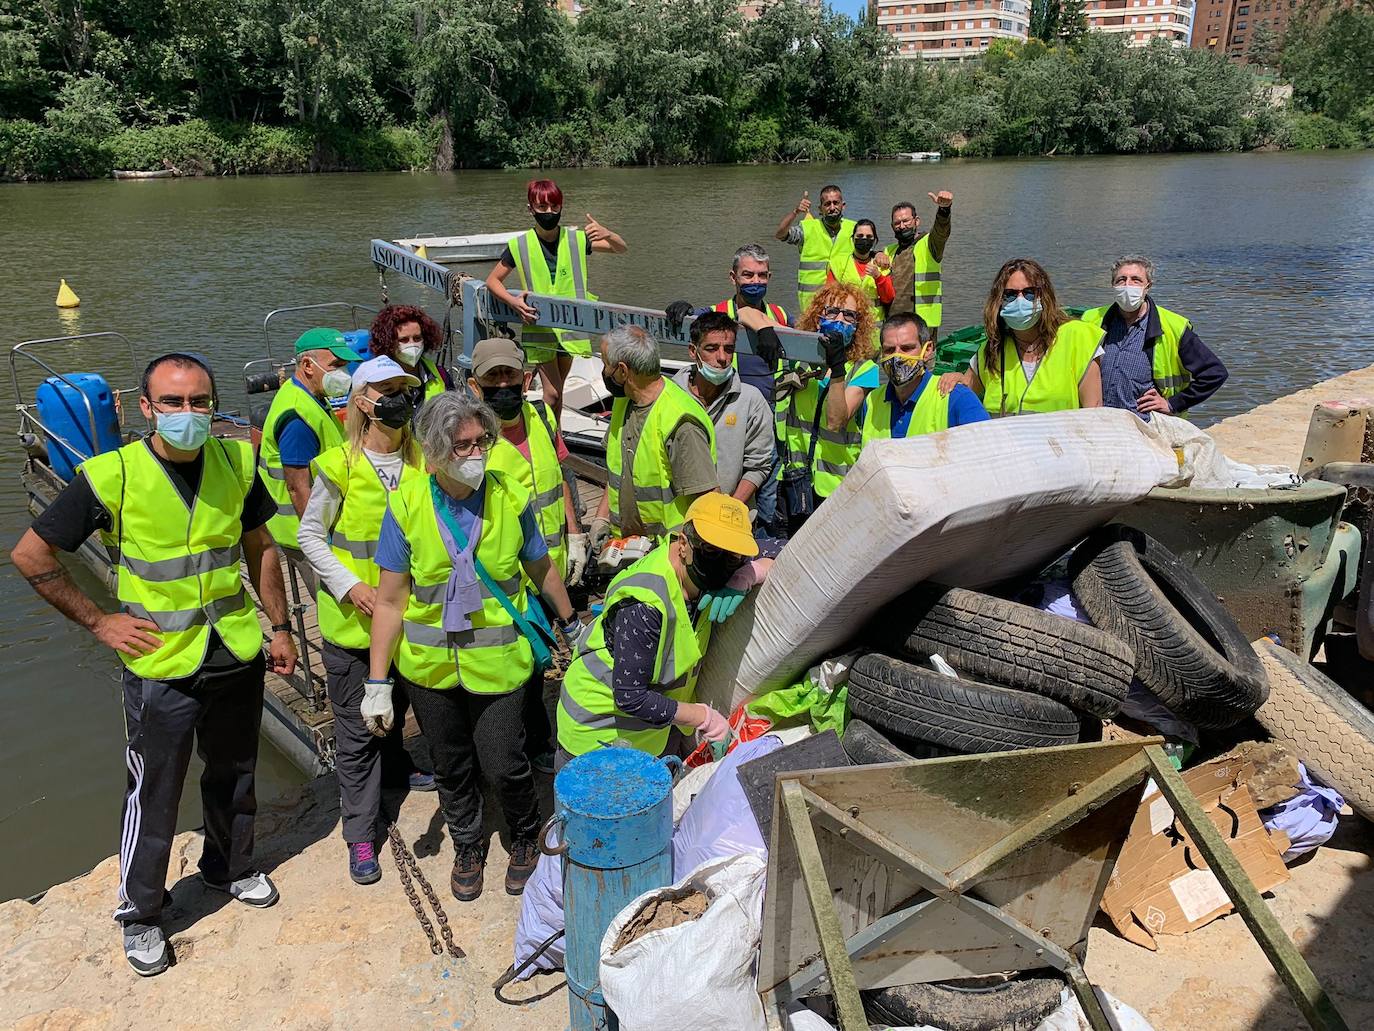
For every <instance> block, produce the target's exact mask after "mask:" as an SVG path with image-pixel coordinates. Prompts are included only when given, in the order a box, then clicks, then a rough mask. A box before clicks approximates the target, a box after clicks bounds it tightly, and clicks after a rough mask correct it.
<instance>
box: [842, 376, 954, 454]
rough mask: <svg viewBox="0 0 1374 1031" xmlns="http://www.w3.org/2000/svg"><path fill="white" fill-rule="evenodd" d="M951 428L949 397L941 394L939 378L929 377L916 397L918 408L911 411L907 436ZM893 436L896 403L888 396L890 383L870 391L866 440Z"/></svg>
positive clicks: (864, 433) (866, 411)
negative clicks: (893, 407) (894, 404)
mask: <svg viewBox="0 0 1374 1031" xmlns="http://www.w3.org/2000/svg"><path fill="white" fill-rule="evenodd" d="M947 429H949V398H947V397H941V396H940V390H939V388H938V386H937V385H936V381H935V377H934V376H929V377H928V378H927V379H926V382H925V386H923V387H921V394H920V396H919V397H917V398H916V407H915V408H913V409H912V410H911V418H910V419H909V420H908V422H907V427H906V435H907V437H917V436H920V435H921V434H922V433H939V432H940V431H941V430H947ZM891 437H892V402H891V401H889V400H888V399H887V385H886V384H884V385H883V386H880V387H878V389H876V390H870V391H869V392H868V398H867V401H866V404H865V412H864V428H863V442H864V443H865V444H867V443H868V442H869V441H870V440H888V439H891Z"/></svg>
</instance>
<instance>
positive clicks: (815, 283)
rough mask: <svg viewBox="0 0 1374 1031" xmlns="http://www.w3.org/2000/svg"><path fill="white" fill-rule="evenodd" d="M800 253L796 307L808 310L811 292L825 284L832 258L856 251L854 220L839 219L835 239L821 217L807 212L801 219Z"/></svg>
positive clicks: (800, 309)
mask: <svg viewBox="0 0 1374 1031" xmlns="http://www.w3.org/2000/svg"><path fill="white" fill-rule="evenodd" d="M801 231H802V243H801V254H800V256H799V258H798V265H797V309H798V310H799V311H805V310H806V308H807V306H808V305H809V304H810V303H811V295H812V294H814V293H815V292H816V291H817V290H819V289H820V288H821V287H823V286H825V273H826V270H827V269H829V268H830V262H831V259H833V258H836V257H847V256H849V255H852V254H853V253H854V240H853V236H854V220H853V219H852V218H843V219H841V220H840V231H839V232H838V233H837V234H836V235H835V237H834V238H833V239H832V238H831V236H830V233H829V232H828V231H827V230H826V228H825V223H824V222H822V221H821V220H820V219H819V218H812V217H811V216H810V215H808V216H807V217H806V218H804V219H802V221H801Z"/></svg>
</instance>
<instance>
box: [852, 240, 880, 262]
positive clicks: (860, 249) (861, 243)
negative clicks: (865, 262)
mask: <svg viewBox="0 0 1374 1031" xmlns="http://www.w3.org/2000/svg"><path fill="white" fill-rule="evenodd" d="M876 242H877V241H875V240H870V239H869V238H868V237H866V236H856V237H854V253H855V254H857V255H858V256H859V257H861V258H862V257H863V256H864V255H865V254H871V253H872V252H873V246H874V244H875V243H876Z"/></svg>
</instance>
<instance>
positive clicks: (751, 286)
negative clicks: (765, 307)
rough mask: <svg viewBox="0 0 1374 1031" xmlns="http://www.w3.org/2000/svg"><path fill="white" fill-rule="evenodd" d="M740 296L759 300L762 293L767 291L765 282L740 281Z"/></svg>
mask: <svg viewBox="0 0 1374 1031" xmlns="http://www.w3.org/2000/svg"><path fill="white" fill-rule="evenodd" d="M739 292H740V296H741V297H743V298H744V299H745V300H746V301H761V300H763V295H764V294H766V293H767V292H768V284H767V283H741V284H740V286H739Z"/></svg>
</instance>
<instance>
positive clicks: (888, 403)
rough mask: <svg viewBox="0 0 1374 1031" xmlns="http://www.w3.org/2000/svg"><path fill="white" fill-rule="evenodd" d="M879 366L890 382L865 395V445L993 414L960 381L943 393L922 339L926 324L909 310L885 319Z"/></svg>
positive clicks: (916, 434) (967, 423)
mask: <svg viewBox="0 0 1374 1031" xmlns="http://www.w3.org/2000/svg"><path fill="white" fill-rule="evenodd" d="M881 340H882V348H881V350H880V352H879V355H878V369H879V371H880V372H881V373H882V374H883V379H884V382H883V383H881V384H879V385H878V386H877V387H876V388H875V389H873V390H870V391H869V393H868V396H867V397H866V398H865V399H864V408H865V411H864V417H863V443H864V445H867V444H868V442H869V441H870V440H884V439H887V438H893V439H898V440H901V439H905V438H907V437H915V436H919V435H920V434H922V433H938V432H939V431H940V430H947V429H949V428H951V427H953V426H967V425H970V424H971V423H975V422H985V421H987V420H988V419H989V418H991V417H990V416H989V415H988V413H987V410H986V409H985V408H984V407H983V402H981V401H980V400H978V395H977V394H975V393H974V392H973V391H972V390H970V389H969V388H968V387H966V386H964V385H963V384H959V385H958V386H956V387H955V388H954V389H953V390H951V391H950V393H949V396H948V397H941V396H940V391H939V390H938V389H937V385H936V384H935V383H934V382H933V377H932V376H931V374H930V370H929V368H928V362H927V358H928V357H929V356H930V352H931V351H932V349H933V345H932V344H931V343H929V342H927V343H925V344H922V343H921V322H920V320H919V319H917V318H916V316H914V315H912V314H910V313H906V314H902V315H894V316H893V317H892V318H890V319H888V320H887V321H886V322H884V323H883V329H882V334H881Z"/></svg>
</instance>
